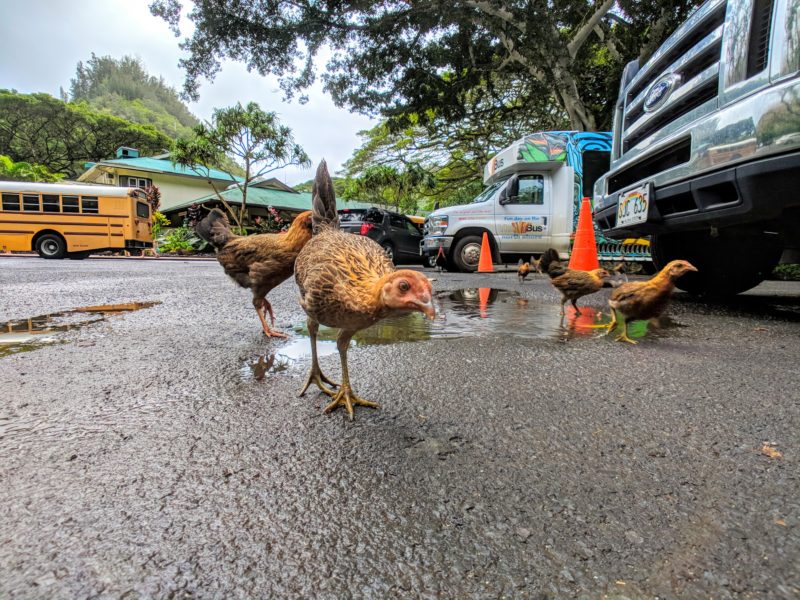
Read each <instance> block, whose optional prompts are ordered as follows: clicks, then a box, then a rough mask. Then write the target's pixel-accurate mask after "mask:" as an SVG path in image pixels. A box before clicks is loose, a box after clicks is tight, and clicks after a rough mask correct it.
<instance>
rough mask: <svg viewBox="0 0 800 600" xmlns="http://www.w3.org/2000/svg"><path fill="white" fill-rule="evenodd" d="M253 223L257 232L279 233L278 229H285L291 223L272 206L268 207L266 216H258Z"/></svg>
mask: <svg viewBox="0 0 800 600" xmlns="http://www.w3.org/2000/svg"><path fill="white" fill-rule="evenodd" d="M253 223H254V224H255V226H256V233H277V232H278V231H285V230H286V229H288V227H289V224H288V223H287V222H286V221H285V220H284V219H283V218H282V217H281V216H280V214H279V213H278V211H277V210H275V208H273V207H272V206H268V207H267V214H266V215H265V216H263V217H261V216H257V217H256V218H255V219H254V220H253Z"/></svg>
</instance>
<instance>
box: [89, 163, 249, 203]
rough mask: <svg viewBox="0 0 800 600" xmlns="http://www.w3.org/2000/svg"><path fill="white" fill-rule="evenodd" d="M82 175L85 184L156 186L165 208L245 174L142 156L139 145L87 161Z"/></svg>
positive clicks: (204, 193) (238, 179)
mask: <svg viewBox="0 0 800 600" xmlns="http://www.w3.org/2000/svg"><path fill="white" fill-rule="evenodd" d="M86 169H87V170H86V171H85V172H84V173H83V174H82V175H81V176H80V177H78V181H81V182H84V183H101V184H105V185H117V186H120V187H147V186H149V185H155V186H156V187H158V189H159V191H160V192H161V211H162V212H164V211H168V210H171V208H172V207H174V206H176V205H179V204H183V203H186V202H190V201H192V200H195V199H196V198H201V197H203V196H207V195H208V194H210V193H213V191H214V187H216V188H217V189H225V188H226V187H228V186H229V185H231V184H233V183H234V182H235V181H243V179H242V178H241V177H235V178H232V177H231V176H230V175H228V174H227V173H225V172H224V171H219V170H217V169H209V168H206V167H197V168H196V169H191V168H188V167H183V166H181V165H176V164H174V163H173V162H172V160H171V159H170V155H169V154H168V153H167V154H161V155H158V156H139V152H138V150H136V149H135V148H126V147H121V148H118V149H117V155H116V158H113V159H109V160H102V161H99V162H96V163H87V164H86Z"/></svg>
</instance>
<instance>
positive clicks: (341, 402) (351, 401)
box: [324, 330, 380, 421]
mask: <svg viewBox="0 0 800 600" xmlns="http://www.w3.org/2000/svg"><path fill="white" fill-rule="evenodd" d="M354 333H355V332H354V331H346V330H342V331H341V332H340V333H339V337H338V338H337V339H336V347H337V348H338V349H339V358H340V359H341V361H342V387H341V389H340V390H339V391H338V392H336V394H335V395H333V401H332V402H331V403H330V404H328V406H326V407H325V410H324V412H326V413H329V412H331V411H332V410H334V409H336V408H338V407H340V406H344V407H345V409H346V410H347V415H348V416H349V417H350V420H351V421H352V420H353V414H354V410H353V406H366V407H368V408H380V406H379V405H378V403H377V402H370V401H369V400H364V399H362V398H359V397H358V396H356V395H355V394H354V393H353V390H352V388H351V387H350V374H349V373H348V371H347V349H348V347H349V346H350V339H351V338H352V337H353V334H354Z"/></svg>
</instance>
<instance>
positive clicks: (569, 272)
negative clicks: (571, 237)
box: [539, 248, 611, 315]
mask: <svg viewBox="0 0 800 600" xmlns="http://www.w3.org/2000/svg"><path fill="white" fill-rule="evenodd" d="M539 269H540V270H541V271H542V272H543V273H546V274H547V275H548V276H549V277H550V282H551V283H552V284H553V286H554V287H555V288H556V289H557V290H558V291H559V292H561V314H562V315H563V314H564V304H566V303H567V300H569V301H571V302H572V306H573V307H574V308H575V313H576V314H578V315H580V314H581V311H580V310H578V305H577V303H576V302H577V300H578V298H582V297H583V296H588V295H589V294H594V293H595V292H597V291H599V290H600V288H602V287H603V283H604V282H605V280H606V279H608V278H609V277H610V276H611V275H610V274H609V272H608V271H606V270H605V269H594V270H592V271H578V270H575V269H570V268H568V267H567V266H566V265H564V264H563V263H562V262H561V261H560V259H559V256H558V251H557V250H555V249H554V248H550V249H548V250H547V251H546V252H545V253H544V254H543V255H542V257H541V258H540V259H539Z"/></svg>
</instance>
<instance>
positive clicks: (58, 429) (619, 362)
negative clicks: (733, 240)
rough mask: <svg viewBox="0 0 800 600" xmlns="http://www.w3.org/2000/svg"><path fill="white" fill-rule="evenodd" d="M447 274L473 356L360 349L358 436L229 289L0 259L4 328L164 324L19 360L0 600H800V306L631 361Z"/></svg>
mask: <svg viewBox="0 0 800 600" xmlns="http://www.w3.org/2000/svg"><path fill="white" fill-rule="evenodd" d="M429 275H430V276H431V277H432V278H433V279H434V280H435V281H434V283H433V285H434V288H435V289H436V290H438V291H440V292H445V291H447V292H448V293H447V294H444V293H443V294H441V296H440V300H439V302H440V306H441V307H444V308H445V314H444V318H445V320H444V321H437V322H436V323H435V326H436V328H438V330H439V331H447V328H448V323H456V322H457V324H458V331H459V332H460V333H459V334H458V335H456V336H454V337H447V336H446V335H442V336H441V337H437V336H436V335H434V336H432V337H431V336H427V335H420V336H413V337H412V339H411V340H409V341H402V342H396V343H376V344H374V345H370V344H366V343H365V344H361V345H357V346H355V347H354V348H353V349H352V350H351V351H350V372H351V378H352V383H353V386H354V388H355V390H356V392H357V393H358V394H359V395H361V396H362V397H364V398H367V399H370V400H374V401H377V402H380V403H381V405H382V408H381V409H380V410H370V409H366V408H358V409H357V410H356V420H355V421H353V422H349V421H348V420H347V419H346V418H345V414H344V412H343V411H337V412H335V413H333V414H330V415H326V414H323V413H322V411H321V409H322V407H323V406H324V404H325V397H323V396H322V395H320V394H318V393H311V394H309V395H307V396H306V397H303V398H298V397H296V392H297V391H298V388H299V387H300V386H301V384H302V382H303V380H304V378H305V370H306V368H307V367H308V361H307V359H305V358H303V357H302V356H300V357H299V358H298V357H294V358H292V356H289V357H288V358H287V357H286V356H283V357H281V356H280V349H281V348H283V347H285V345H287V344H291V343H295V344H297V343H302V341H298V340H301V338H299V337H297V336H298V335H299V334H296V333H294V334H293V336H294V338H293V340H291V341H290V342H288V343H287V342H284V341H280V340H267V339H266V338H265V337H264V336H263V334H262V333H261V330H260V326H259V324H258V320H257V318H256V316H255V313H254V311H253V309H252V306H251V304H250V295H249V292H248V291H246V290H241V289H239V288H237V287H236V286H235V285H234V284H233V283H232V282H231V281H230V280H228V279H227V278H226V277H225V276H224V275H223V273H222V270H221V268H220V267H219V266H218V265H217V264H216V263H214V262H194V263H191V262H187V261H163V260H158V261H133V260H130V261H124V260H92V259H90V260H86V261H81V262H74V261H44V260H40V259H38V258H0V324H2V323H4V322H6V321H11V320H16V319H23V318H27V317H32V316H36V315H44V314H48V313H53V312H59V311H64V310H67V309H73V308H78V307H83V306H89V305H100V304H116V303H124V302H143V301H158V302H160V303H161V304H158V305H156V306H153V307H151V308H146V309H142V310H138V311H134V312H129V313H124V314H118V315H113V316H106V317H105V318H102V319H98V320H96V321H95V322H93V323H90V324H87V325H85V326H81V327H77V328H75V329H70V330H68V331H64V332H61V333H58V335H57V340H56V342H57V343H54V344H50V345H44V346H42V347H38V348H35V349H32V350H29V351H26V352H19V353H16V354H11V355H8V356H5V357H2V358H0V397H2V402H0V457H2V461H1V462H0V597H3V598H88V597H101V598H140V597H153V598H163V597H171V598H189V597H201V598H254V597H317V598H390V597H403V598H407V597H424V598H434V597H445V598H450V597H452V598H465V597H470V598H501V597H508V598H514V597H519V598H562V597H567V598H569V597H583V598H599V597H602V596H603V595H609V596H611V597H615V598H624V597H627V598H652V597H659V598H708V597H713V598H760V597H774V598H796V597H798V595H800V469H798V459H799V458H800V375H799V374H798V366H797V365H798V362H799V359H800V284H798V283H777V282H772V283H767V284H763V285H762V286H760V287H759V288H757V289H756V290H754V291H752V292H750V293H748V294H746V295H742V296H739V297H737V298H736V299H735V300H733V301H731V302H728V303H726V304H708V303H703V302H698V301H694V300H692V299H691V298H689V297H688V296H686V295H683V294H681V295H678V296H677V297H676V299H675V301H674V302H673V304H672V305H671V307H670V310H669V315H670V317H671V321H670V323H669V324H668V326H667V327H665V328H664V329H662V330H658V331H653V332H652V333H649V334H648V335H647V336H646V337H645V338H644V339H642V340H641V343H640V344H639V345H638V346H636V347H632V346H628V345H626V344H620V343H615V342H614V341H613V340H612V339H611V338H608V337H603V336H602V331H601V330H599V329H593V328H592V327H591V326H590V325H591V323H590V322H585V323H584V325H585V327H584V326H581V325H580V324H579V323H577V321H575V319H570V318H569V317H568V318H567V319H566V321H565V323H564V324H563V326H562V325H561V324H560V323H559V322H558V320H556V321H554V320H553V318H552V317H553V315H554V314H556V313H554V312H553V311H554V310H556V311H557V301H558V296H557V294H556V293H555V291H553V290H552V288H551V287H550V285H549V283H548V282H546V281H545V280H543V279H541V278H535V279H533V280H530V279H529V280H528V281H527V282H526V283H524V284H523V285H519V284H518V283H517V280H516V276H515V275H514V274H512V273H498V274H492V275H463V274H448V273H444V274H438V273H435V272H433V271H430V272H429ZM481 285H486V286H489V287H492V288H495V289H503V290H508V291H509V292H510V293H511V294H510V295H504V296H501V297H500V298H501V300H497V301H496V302H497V304H496V307H492V306H487V307H484V309H483V310H485V311H486V312H487V313H488V314H487V315H486V316H487V318H486V319H481V318H480V315H479V314H478V315H477V316H476V315H475V314H474V311H478V313H479V312H480V310H481V308H480V307H478V308H475V307H474V305H470V306H473V308H472V309H469V308H468V309H464V306H466V305H458V304H452V303H451V304H447V302H451V300H448V298H450V295H449V294H450V293H451V292H455V291H456V290H461V289H464V288H469V289H473V288H478V287H479V286H481ZM607 293H608V292H607V291H604V292H601V293H600V294H598V295H596V296H594V297H592V298H590V299H588V300H587V301H586V304H587V306H589V307H590V308H594V309H596V310H597V311H602V310H603V308H604V298H605V297H606V296H607ZM296 294H297V290H296V287H295V285H294V283H293V282H291V281H290V282H287V283H285V284H283V285H282V286H280V287H279V288H277V289H276V290H274V291H273V292H272V293H271V294H270V300H271V302H272V304H273V307H274V308H275V312H276V315H277V326H278V327H279V328H282V329H284V330H288V331H294V330H295V329H297V330H298V331H299V329H300V328H301V326H302V323H303V320H304V319H303V313H302V311H301V309H300V308H299V306H298V304H297V300H296ZM503 302H504V303H505V304H503V306H505V309H504V310H502V311H501V310H499V307H500V306H501V303H503ZM514 307H517V308H519V310H520V311H521V312H516V313H515V312H514V311H515V310H517V309H516V308H514ZM495 308H497V310H496V312H493V311H494V310H495ZM473 309H474V310H473ZM459 310H461V311H462V312H463V310H467V312H468V311H469V310H473V313H472V317H471V318H473V322H474V325H475V328H474V329H475V331H474V332H473V333H472V334H471V335H470V334H468V333H464V332H465V330H470V329H471V327H470V320H469V319H466V320H465V319H463V318H460V319H457V318H456V315H455V313H456V312H458V311H459ZM448 312H450V314H451V315H453V316H451V317H450V319H451V320H449V321H448V320H447V313H448ZM589 312H591V311H589ZM509 315H511V316H509ZM467 316H468V317H469V316H470V315H467ZM462 317H463V314H462ZM510 318H513V319H516V321H514V322H513V323H512V327H510V328H509V327H508V326H504V327H493V326H491V322H492V319H495V320H496V321H497V322H500V321H503V322H505V323H506V325H507V324H508V319H510ZM487 323H489V324H490V325H488V326H487ZM528 323H530V324H534V323H537V324H538V325H537V327H539V329H540V330H541V331H543V332H544V333H542V334H537V335H535V336H526V335H525V331H526V327H527V325H526V324H528ZM454 327H455V325H454ZM531 327H533V325H531ZM401 328H402V326H401ZM396 329H397V327H395V328H394V329H393V331H395V333H390V334H389V335H390V337H391V336H394V337H398V336H399V334H397V333H396ZM385 341H387V340H384V342H385ZM388 341H390V340H388ZM276 352H277V354H278V360H277V363H276V362H275V361H274V360H273V362H272V363H270V362H269V359H270V357H272V358H273V359H274V358H275V356H274V355H275V354H276ZM288 354H289V355H291V353H288ZM259 363H261V364H262V365H267V366H266V367H263V368H261V369H260V370H259V369H258V368H255V369H254V368H253V365H258V364H259ZM276 364H277V366H276ZM321 364H322V367H323V370H324V371H325V372H326V373H327V374H328V375H329V376H332V377H333V378H334V379H338V378H339V374H340V369H339V361H338V357H337V355H336V354H335V353H328V354H326V355H325V356H323V357H322V359H321ZM765 443H768V444H771V445H769V446H768V447H767V450H766V451H765V452H766V453H765V452H762V448H764V445H765ZM769 454H772V456H769ZM778 454H780V456H778Z"/></svg>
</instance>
